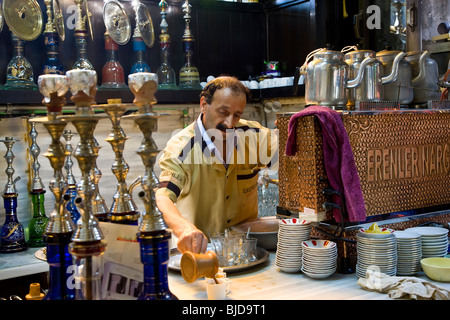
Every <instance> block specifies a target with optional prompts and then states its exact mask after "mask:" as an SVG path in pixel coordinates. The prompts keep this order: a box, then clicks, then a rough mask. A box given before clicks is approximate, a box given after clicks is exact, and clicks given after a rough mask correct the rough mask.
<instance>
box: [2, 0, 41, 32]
mask: <svg viewBox="0 0 450 320" xmlns="http://www.w3.org/2000/svg"><path fill="white" fill-rule="evenodd" d="M2 9H3V14H4V17H5V21H6V24H7V25H8V27H9V28H10V30H11V31H12V32H13V33H14V34H15V35H16V36H17V37H18V38H20V39H22V40H25V41H32V40H35V39H36V38H37V37H39V35H40V34H41V33H42V27H43V19H42V11H41V7H40V6H39V4H38V2H37V1H36V0H3V5H2Z"/></svg>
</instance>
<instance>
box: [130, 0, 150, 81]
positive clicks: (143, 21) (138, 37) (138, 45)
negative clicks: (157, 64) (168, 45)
mask: <svg viewBox="0 0 450 320" xmlns="http://www.w3.org/2000/svg"><path fill="white" fill-rule="evenodd" d="M132 6H133V9H134V15H135V22H136V25H135V28H134V31H133V36H132V38H133V40H132V41H133V51H134V52H135V55H136V61H135V63H134V64H133V66H132V67H131V71H130V73H137V72H150V67H149V66H148V64H147V62H145V59H144V54H145V50H146V47H149V48H152V47H153V45H154V44H155V31H154V28H153V21H152V18H151V16H150V13H149V12H148V10H147V7H146V6H145V5H144V4H143V3H141V2H139V1H137V0H134V1H133V3H132Z"/></svg>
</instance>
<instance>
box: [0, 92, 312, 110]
mask: <svg viewBox="0 0 450 320" xmlns="http://www.w3.org/2000/svg"><path fill="white" fill-rule="evenodd" d="M200 92H201V91H200V90H158V91H157V92H156V94H155V96H156V99H157V100H158V102H157V103H158V105H159V106H161V105H164V104H197V103H199V101H200ZM304 92H305V90H304V86H303V85H302V86H299V88H298V91H297V94H296V96H303V95H304ZM251 94H252V98H251V101H250V102H258V101H261V100H264V99H273V98H279V97H292V96H293V90H292V87H290V86H289V87H276V88H268V89H252V90H251ZM70 97H71V93H70V92H68V93H67V94H66V101H67V105H73V103H72V101H71V100H70ZM108 99H122V102H123V103H132V102H133V99H134V96H133V94H132V93H131V91H130V90H129V89H107V90H105V89H103V90H102V89H99V90H97V93H96V95H95V101H96V104H104V103H107V102H108V101H107V100H108ZM42 100H43V96H42V94H41V93H40V92H39V90H24V89H14V90H0V107H1V106H6V107H7V109H8V112H7V113H3V114H0V117H11V116H21V115H27V114H29V113H30V112H31V111H30V109H33V110H35V109H36V108H35V107H38V108H41V109H42V110H43V111H44V112H45V107H44V106H43V104H42Z"/></svg>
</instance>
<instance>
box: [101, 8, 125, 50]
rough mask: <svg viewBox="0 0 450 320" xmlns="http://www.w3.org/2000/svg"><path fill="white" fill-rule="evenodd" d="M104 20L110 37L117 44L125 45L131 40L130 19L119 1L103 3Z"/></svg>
mask: <svg viewBox="0 0 450 320" xmlns="http://www.w3.org/2000/svg"><path fill="white" fill-rule="evenodd" d="M103 21H104V22H105V27H106V30H107V31H108V33H109V35H110V37H111V38H112V39H113V40H114V41H115V42H117V44H120V45H124V44H126V43H127V42H128V41H129V40H130V38H131V24H130V19H129V18H128V15H127V13H126V12H125V10H124V8H123V6H122V4H121V3H120V2H119V1H117V0H110V1H108V2H106V3H105V4H104V5H103Z"/></svg>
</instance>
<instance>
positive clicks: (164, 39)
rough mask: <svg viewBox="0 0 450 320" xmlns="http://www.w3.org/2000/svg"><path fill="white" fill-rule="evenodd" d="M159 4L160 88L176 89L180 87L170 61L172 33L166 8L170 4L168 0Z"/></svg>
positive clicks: (162, 0)
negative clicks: (169, 31)
mask: <svg viewBox="0 0 450 320" xmlns="http://www.w3.org/2000/svg"><path fill="white" fill-rule="evenodd" d="M158 6H159V8H160V9H161V24H160V27H161V34H160V35H159V40H160V48H161V66H160V67H159V69H158V71H157V75H158V89H160V90H165V89H171V90H175V89H178V87H177V84H176V80H175V78H176V76H175V71H174V70H173V68H172V67H171V66H170V63H169V50H170V35H169V33H168V28H169V24H168V23H167V20H166V15H167V12H166V9H167V7H168V4H167V2H166V0H161V1H160V2H159V4H158Z"/></svg>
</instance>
